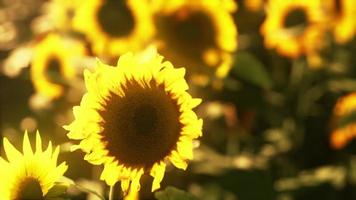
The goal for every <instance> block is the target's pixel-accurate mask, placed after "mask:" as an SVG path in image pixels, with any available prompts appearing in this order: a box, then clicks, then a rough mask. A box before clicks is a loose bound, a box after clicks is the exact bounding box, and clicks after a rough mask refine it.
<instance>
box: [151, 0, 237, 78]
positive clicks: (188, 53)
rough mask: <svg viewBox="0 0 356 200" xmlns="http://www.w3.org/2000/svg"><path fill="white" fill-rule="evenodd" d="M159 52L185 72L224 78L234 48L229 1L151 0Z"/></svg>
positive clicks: (232, 10) (231, 3) (233, 3)
mask: <svg viewBox="0 0 356 200" xmlns="http://www.w3.org/2000/svg"><path fill="white" fill-rule="evenodd" d="M152 5H153V6H152V7H153V10H154V12H155V14H154V23H155V26H156V29H157V33H156V38H155V44H156V46H157V48H158V52H159V53H161V54H162V55H163V56H164V57H166V58H167V59H168V60H170V61H171V62H172V63H173V64H174V65H176V66H186V67H187V73H188V74H187V75H188V76H189V77H190V76H191V75H192V74H197V75H206V74H208V75H210V74H216V75H217V76H218V77H224V76H225V75H226V74H227V73H228V71H229V69H230V67H231V65H232V55H231V54H232V53H233V52H234V51H235V50H236V49H237V27H236V25H235V23H234V20H233V17H232V13H233V12H234V11H236V9H237V5H236V3H235V2H234V1H232V0H224V1H222V0H196V1H189V0H181V1H176V0H168V1H166V0H153V1H152Z"/></svg>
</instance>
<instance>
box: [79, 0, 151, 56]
mask: <svg viewBox="0 0 356 200" xmlns="http://www.w3.org/2000/svg"><path fill="white" fill-rule="evenodd" d="M147 7H148V5H147V2H146V0H86V1H83V2H82V4H81V5H80V6H78V7H77V9H76V12H75V16H74V19H73V26H74V29H76V30H78V31H80V32H82V33H84V34H85V35H86V37H87V38H88V39H89V41H90V42H91V44H92V46H93V51H94V53H95V54H96V55H105V56H106V55H109V56H112V57H117V56H119V55H121V54H123V53H124V52H127V51H138V50H141V49H142V48H143V47H144V46H145V45H146V43H147V42H148V40H149V39H151V37H152V35H153V33H154V29H153V24H152V18H151V13H150V9H147Z"/></svg>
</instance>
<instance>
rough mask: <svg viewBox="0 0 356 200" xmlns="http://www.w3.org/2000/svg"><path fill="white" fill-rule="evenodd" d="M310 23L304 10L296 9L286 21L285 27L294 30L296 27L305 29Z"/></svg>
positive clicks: (291, 11) (287, 16) (289, 14)
mask: <svg viewBox="0 0 356 200" xmlns="http://www.w3.org/2000/svg"><path fill="white" fill-rule="evenodd" d="M307 23H308V16H307V13H306V11H305V10H304V9H303V8H294V9H292V10H290V11H289V12H288V13H287V15H286V16H285V19H284V27H286V28H292V27H296V26H303V27H305V26H306V25H307Z"/></svg>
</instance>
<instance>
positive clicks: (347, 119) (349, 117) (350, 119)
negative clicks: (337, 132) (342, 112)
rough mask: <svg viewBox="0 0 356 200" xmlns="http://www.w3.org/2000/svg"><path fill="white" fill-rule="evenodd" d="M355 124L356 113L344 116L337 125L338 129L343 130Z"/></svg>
mask: <svg viewBox="0 0 356 200" xmlns="http://www.w3.org/2000/svg"><path fill="white" fill-rule="evenodd" d="M355 122H356V112H351V113H350V114H348V115H346V116H343V117H341V119H339V121H338V123H337V127H339V128H341V127H344V126H347V125H349V124H351V123H355Z"/></svg>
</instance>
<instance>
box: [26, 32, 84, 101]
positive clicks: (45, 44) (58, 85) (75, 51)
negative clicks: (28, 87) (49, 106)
mask: <svg viewBox="0 0 356 200" xmlns="http://www.w3.org/2000/svg"><path fill="white" fill-rule="evenodd" d="M85 51H86V50H85V48H84V46H83V44H82V43H80V42H79V41H74V40H66V39H64V38H62V37H61V36H59V35H57V34H54V33H51V34H48V35H47V36H46V37H45V38H44V39H42V40H41V41H40V42H39V43H37V44H36V45H35V47H34V55H33V59H32V63H31V69H30V70H31V80H32V83H33V85H34V87H35V89H36V91H37V92H38V93H40V94H42V95H44V96H46V97H48V98H50V99H55V98H58V97H60V96H61V95H62V94H63V91H64V85H66V82H67V81H68V80H70V79H72V78H73V77H74V76H75V70H74V64H73V63H74V61H75V59H76V58H78V57H81V56H83V55H85ZM58 73H59V74H58Z"/></svg>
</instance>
